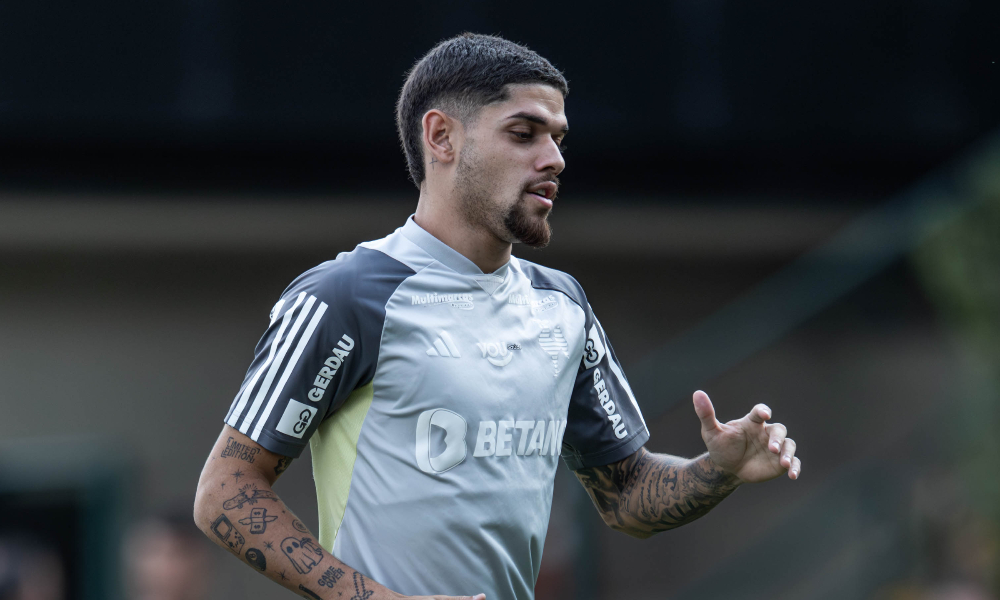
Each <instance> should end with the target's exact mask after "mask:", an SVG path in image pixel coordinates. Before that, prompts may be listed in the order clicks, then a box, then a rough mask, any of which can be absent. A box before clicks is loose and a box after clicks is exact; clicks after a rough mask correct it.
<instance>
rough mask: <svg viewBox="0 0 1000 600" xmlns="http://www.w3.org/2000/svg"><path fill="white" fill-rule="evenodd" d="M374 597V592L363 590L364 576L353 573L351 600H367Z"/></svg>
mask: <svg viewBox="0 0 1000 600" xmlns="http://www.w3.org/2000/svg"><path fill="white" fill-rule="evenodd" d="M374 595H375V590H366V589H365V576H364V575H362V574H361V573H358V572H357V571H355V572H354V595H353V596H351V600H368V599H369V598H371V597H372V596H374Z"/></svg>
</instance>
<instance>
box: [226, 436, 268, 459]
mask: <svg viewBox="0 0 1000 600" xmlns="http://www.w3.org/2000/svg"><path fill="white" fill-rule="evenodd" d="M259 452H260V448H253V447H251V446H248V445H247V444H241V443H239V442H237V441H236V440H234V439H233V438H232V437H230V438H229V440H228V441H227V442H226V448H225V450H223V451H222V456H221V457H220V458H229V457H230V456H233V457H235V458H238V459H240V460H242V461H244V462H248V463H253V459H254V458H256V457H257V454H258V453H259Z"/></svg>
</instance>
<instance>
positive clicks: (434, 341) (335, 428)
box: [226, 218, 649, 600]
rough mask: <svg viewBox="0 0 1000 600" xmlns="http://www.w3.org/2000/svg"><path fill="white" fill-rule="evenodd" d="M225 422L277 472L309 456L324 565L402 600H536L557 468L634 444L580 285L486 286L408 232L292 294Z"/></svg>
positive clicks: (623, 396) (516, 272)
mask: <svg viewBox="0 0 1000 600" xmlns="http://www.w3.org/2000/svg"><path fill="white" fill-rule="evenodd" d="M226 422H227V423H228V424H229V425H231V426H233V427H235V428H237V429H239V430H240V431H241V432H243V433H245V434H247V435H249V436H250V437H251V438H252V439H254V440H255V441H256V442H257V443H259V444H260V445H261V446H263V447H265V448H267V449H268V450H271V451H272V452H276V453H278V454H283V455H286V456H293V457H294V456H298V455H299V454H300V453H301V452H302V450H303V448H304V446H305V444H306V442H307V441H309V443H311V445H312V456H313V471H314V478H315V480H316V489H317V496H318V501H319V513H320V540H321V542H322V545H323V546H324V547H326V548H331V549H332V551H333V553H334V554H335V555H336V556H337V557H338V558H339V559H340V560H342V561H344V562H345V563H347V564H348V565H350V566H351V567H354V568H355V569H357V570H359V571H361V572H362V573H364V574H365V575H367V576H369V577H371V578H372V579H375V580H376V581H379V582H381V583H383V584H385V585H386V586H388V587H389V588H390V589H393V590H396V591H398V592H401V593H403V594H407V595H424V594H448V595H462V594H473V593H477V592H481V591H482V592H486V595H487V597H488V598H491V599H502V600H513V599H515V598H518V599H522V600H523V599H525V598H532V596H533V588H534V583H535V579H536V577H537V575H538V568H539V565H540V563H541V558H542V546H543V543H544V540H545V531H546V528H547V526H548V520H549V511H550V507H551V501H552V485H553V479H554V476H555V470H556V467H557V465H558V457H559V456H560V455H561V456H562V457H563V460H564V461H565V462H566V463H567V465H568V466H569V467H570V468H572V469H579V468H581V467H587V466H594V465H603V464H608V463H611V462H614V461H617V460H621V459H623V458H625V457H627V456H629V455H630V454H632V453H634V452H635V451H636V450H638V449H639V448H640V447H641V446H642V445H643V444H645V443H646V440H647V439H648V438H649V434H648V432H647V430H646V426H645V423H644V422H643V419H642V414H641V413H640V411H639V406H638V404H637V403H636V400H635V398H634V396H633V394H632V391H631V389H630V388H629V386H628V382H627V381H626V379H625V376H624V375H623V374H622V371H621V367H620V366H619V364H618V361H617V359H616V358H615V356H614V352H613V351H612V349H611V344H610V343H609V342H608V339H607V336H606V335H605V333H604V331H603V329H602V328H601V324H600V323H599V322H598V321H597V319H596V318H595V317H594V314H593V312H592V311H591V308H590V305H589V304H588V302H587V299H586V296H585V295H584V293H583V290H582V289H581V287H580V285H579V284H578V283H577V282H576V280H574V279H573V278H572V277H570V276H568V275H566V274H564V273H561V272H559V271H555V270H552V269H548V268H545V267H541V266H538V265H535V264H532V263H530V262H527V261H524V260H520V259H517V258H511V260H510V262H509V263H508V264H507V265H506V266H504V267H503V268H501V269H500V270H498V271H497V272H495V273H488V274H484V273H483V272H482V271H480V270H479V269H478V268H477V267H476V266H475V264H473V263H472V262H471V261H469V260H468V259H466V258H465V257H463V256H462V255H461V254H459V253H458V252H456V251H454V250H452V249H451V248H450V247H448V246H447V245H445V244H444V243H442V242H441V241H440V240H438V239H436V238H435V237H433V236H432V235H430V234H429V233H427V232H426V231H424V230H423V229H421V228H420V226H418V225H417V224H416V223H415V222H414V221H413V219H412V218H411V219H409V220H408V221H407V223H406V225H405V226H403V227H402V228H400V229H398V230H396V231H395V232H394V233H393V234H391V235H389V236H388V237H386V238H384V239H381V240H378V241H375V242H367V243H364V244H361V245H360V246H358V247H357V248H356V249H355V250H354V251H352V252H349V253H344V254H341V255H340V256H338V257H337V259H336V260H333V261H330V262H326V263H323V264H321V265H320V266H318V267H316V268H314V269H312V270H310V271H308V272H306V273H304V274H303V275H302V276H300V277H299V278H298V279H296V280H295V281H294V282H293V283H292V284H291V286H289V288H288V289H287V290H286V291H285V293H284V294H283V295H282V296H281V299H280V300H279V301H278V303H277V304H276V305H275V307H274V309H273V310H272V312H271V324H270V327H269V328H268V330H267V332H266V333H265V335H264V337H263V338H262V339H261V341H260V343H259V345H258V346H257V351H256V358H255V360H254V361H253V364H252V365H251V367H250V369H249V371H247V376H246V379H245V381H244V383H243V387H242V388H241V390H240V392H239V394H237V396H236V399H235V400H234V402H233V405H232V408H231V409H230V412H229V414H228V416H227V417H226ZM297 547H298V546H296V548H297ZM289 548H291V546H290V547H289ZM286 557H287V560H288V561H290V566H294V567H295V568H296V569H298V570H299V571H300V572H304V573H309V572H311V571H312V564H311V563H312V562H313V561H311V560H303V559H301V557H297V556H295V553H294V552H293V551H292V550H290V551H289V552H286ZM317 570H318V569H317ZM313 574H314V575H316V578H317V579H319V578H320V576H321V573H318V572H315V573H313Z"/></svg>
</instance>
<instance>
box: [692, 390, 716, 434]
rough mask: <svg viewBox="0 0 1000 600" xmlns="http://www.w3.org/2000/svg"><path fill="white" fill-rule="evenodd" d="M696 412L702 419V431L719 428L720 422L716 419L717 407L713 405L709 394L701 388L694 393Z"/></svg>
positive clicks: (700, 419) (699, 418)
mask: <svg viewBox="0 0 1000 600" xmlns="http://www.w3.org/2000/svg"><path fill="white" fill-rule="evenodd" d="M694 412H695V414H696V415H698V420H699V421H701V429H702V431H714V430H716V429H718V428H719V422H718V421H717V420H716V419H715V407H714V406H712V401H711V400H709V398H708V394H706V393H705V392H703V391H701V390H698V391H697V392H695V393H694Z"/></svg>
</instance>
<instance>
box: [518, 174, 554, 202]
mask: <svg viewBox="0 0 1000 600" xmlns="http://www.w3.org/2000/svg"><path fill="white" fill-rule="evenodd" d="M548 182H552V183H554V184H556V193H555V194H552V198H555V197H556V196H558V195H559V190H560V189H562V183H561V182H560V181H559V177H558V176H557V175H547V176H545V177H539V178H538V179H534V180H532V181H529V182H528V183H527V184H525V186H524V191H526V192H527V191H528V190H530V189H531V188H533V187H535V186H536V185H538V184H539V183H548ZM550 199H551V198H550Z"/></svg>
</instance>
